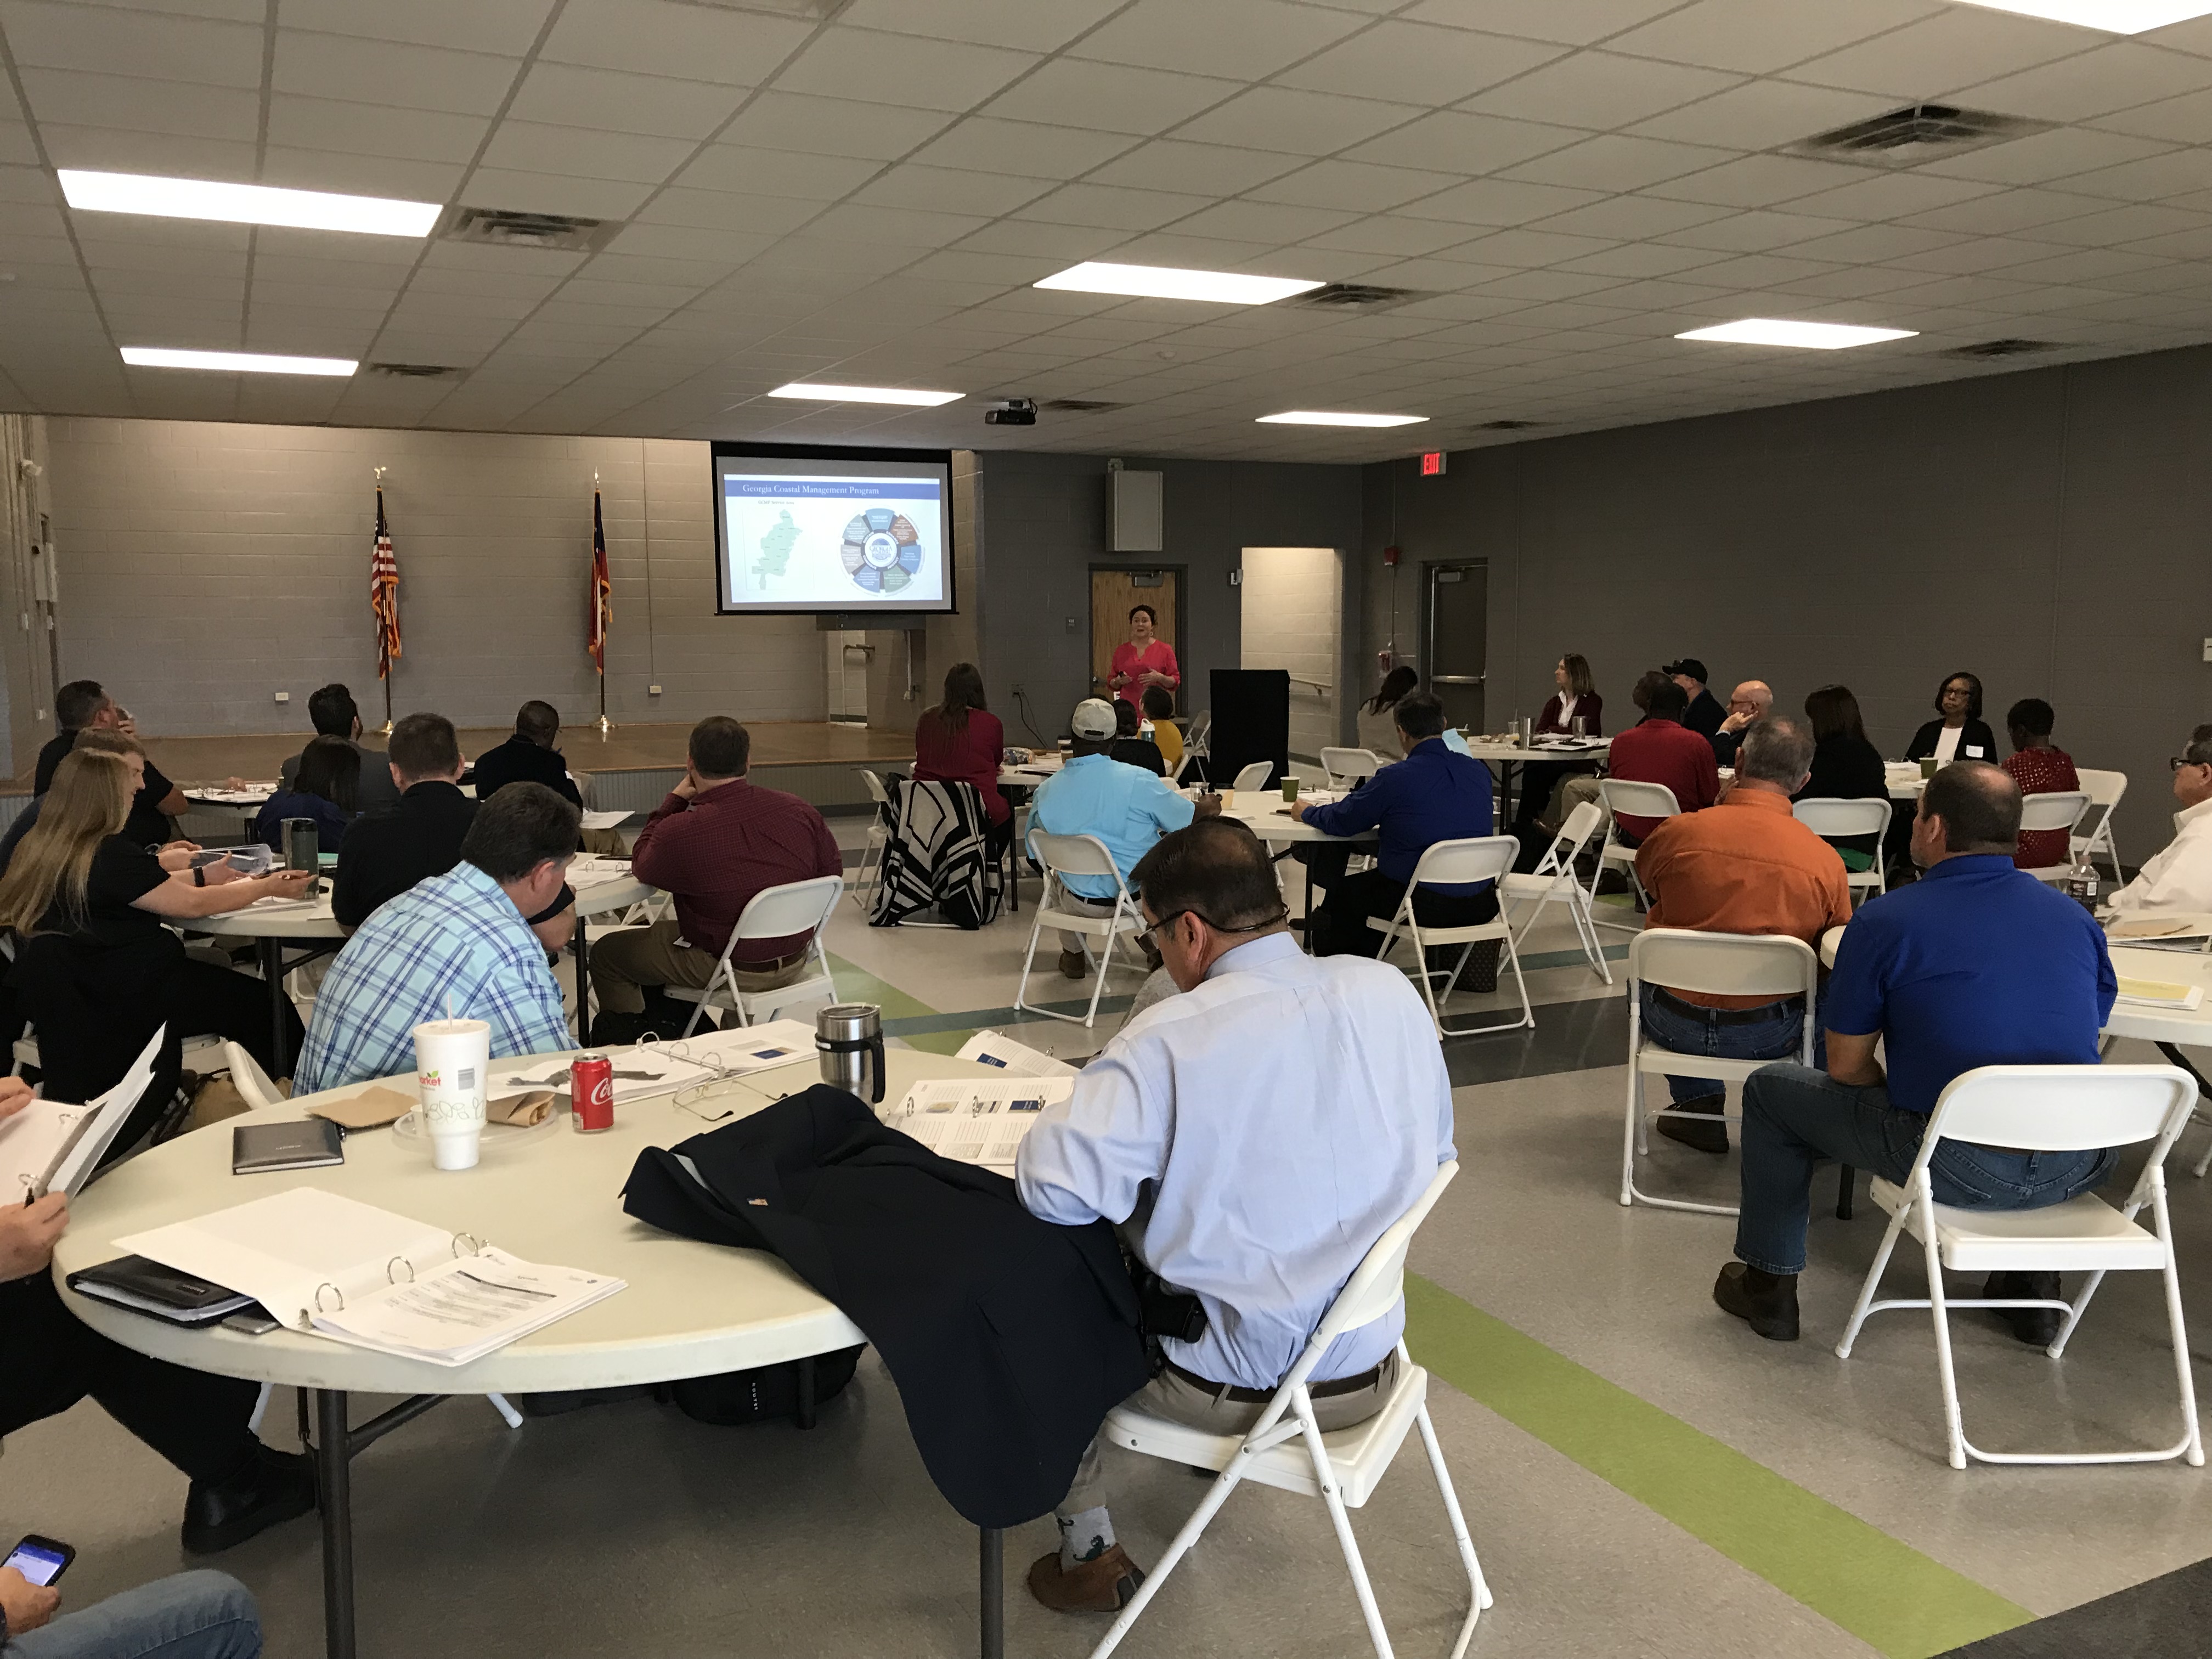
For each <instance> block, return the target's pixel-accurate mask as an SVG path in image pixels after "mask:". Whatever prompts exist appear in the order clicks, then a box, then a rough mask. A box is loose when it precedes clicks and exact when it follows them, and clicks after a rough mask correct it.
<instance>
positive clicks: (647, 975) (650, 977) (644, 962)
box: [592, 918, 806, 1014]
mask: <svg viewBox="0 0 2212 1659" xmlns="http://www.w3.org/2000/svg"><path fill="white" fill-rule="evenodd" d="M683 933H684V930H683V927H682V926H681V925H680V924H679V923H678V922H677V921H674V920H673V919H672V918H671V920H669V921H656V922H654V923H653V925H652V926H651V927H623V928H617V930H616V931H615V932H613V933H602V934H601V935H600V936H599V938H597V939H593V940H592V987H594V988H595V989H596V990H597V991H598V992H599V1011H600V1012H602V1013H609V1014H641V1013H643V1012H645V988H644V987H647V986H648V985H658V986H666V985H676V986H681V987H684V989H686V990H691V991H696V990H699V989H702V987H706V986H708V985H709V984H712V983H713V982H714V964H715V963H716V962H717V961H718V960H719V959H720V958H719V957H718V956H717V954H716V953H715V952H714V951H702V950H700V949H699V948H698V947H697V946H696V945H686V944H684V942H683ZM731 966H732V968H733V969H736V972H735V975H734V976H735V978H736V980H737V981H738V989H739V990H740V991H773V990H775V988H776V987H779V986H782V985H792V984H795V983H797V982H798V981H799V978H800V976H801V975H804V974H805V972H806V959H805V957H800V958H799V961H797V962H794V963H792V964H791V966H789V967H788V968H778V969H773V970H771V971H769V972H761V971H758V970H756V969H747V968H744V967H739V966H738V964H736V963H732V964H731Z"/></svg>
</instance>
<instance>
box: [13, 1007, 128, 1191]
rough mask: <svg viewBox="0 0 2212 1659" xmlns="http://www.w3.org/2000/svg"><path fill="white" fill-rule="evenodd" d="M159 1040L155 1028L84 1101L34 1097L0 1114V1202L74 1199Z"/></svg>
mask: <svg viewBox="0 0 2212 1659" xmlns="http://www.w3.org/2000/svg"><path fill="white" fill-rule="evenodd" d="M162 1030H167V1027H166V1026H165V1027H163V1028H162ZM160 1049H161V1031H156V1032H155V1033H154V1036H153V1039H152V1041H151V1042H148V1043H147V1045H146V1046H145V1048H143V1049H142V1050H141V1051H140V1052H139V1055H138V1058H137V1060H133V1061H131V1069H130V1070H129V1071H127V1072H125V1073H124V1074H123V1080H122V1081H121V1082H120V1083H118V1084H117V1085H115V1086H114V1087H113V1088H112V1089H110V1090H109V1091H107V1092H106V1094H103V1095H101V1096H100V1097H97V1098H96V1099H94V1100H89V1101H87V1102H86V1103H84V1104H83V1105H82V1106H74V1105H70V1104H69V1103H67V1102H64V1101H58V1100H34V1101H33V1102H32V1103H30V1104H29V1105H27V1106H26V1107H24V1108H23V1109H22V1110H21V1111H20V1112H17V1113H15V1115H13V1116H11V1117H9V1118H6V1119H0V1203H8V1204H15V1203H24V1202H28V1201H29V1200H32V1199H36V1198H43V1197H45V1196H46V1194H48V1193H60V1194H63V1195H64V1197H68V1198H75V1197H76V1195H77V1194H78V1193H79V1192H80V1191H82V1189H83V1187H84V1184H85V1182H88V1181H89V1180H90V1179H91V1178H92V1172H93V1170H94V1169H96V1168H98V1167H99V1164H100V1157H101V1155H102V1154H103V1153H105V1152H106V1151H107V1149H108V1147H109V1146H112V1145H113V1144H114V1141H115V1135H116V1132H117V1131H118V1129H120V1128H122V1127H123V1124H124V1121H125V1119H127V1118H128V1117H129V1116H130V1115H131V1113H132V1111H134V1110H135V1109H137V1105H138V1101H139V1098H140V1097H141V1096H143V1094H144V1093H145V1092H146V1085H148V1084H149V1083H150V1082H151V1081H152V1080H153V1077H154V1056H155V1054H157V1053H159V1052H160Z"/></svg>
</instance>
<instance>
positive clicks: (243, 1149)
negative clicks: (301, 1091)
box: [230, 1117, 345, 1175]
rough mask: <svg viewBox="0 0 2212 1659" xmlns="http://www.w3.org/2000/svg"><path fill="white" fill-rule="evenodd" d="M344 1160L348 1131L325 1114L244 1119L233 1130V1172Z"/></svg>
mask: <svg viewBox="0 0 2212 1659" xmlns="http://www.w3.org/2000/svg"><path fill="white" fill-rule="evenodd" d="M344 1162H345V1131H343V1129H341V1128H339V1127H338V1126H337V1124H335V1123H332V1122H331V1121H329V1120H328V1119H326V1118H319V1117H310V1118H303V1119H301V1121H299V1122H297V1123H241V1124H240V1125H239V1126H238V1127H236V1128H235V1129H233V1130H232V1131H231V1132H230V1172H231V1174H233V1175H267V1174H269V1173H270V1171H271V1170H313V1169H319V1168H320V1167H321V1166H322V1165H324V1164H343V1163H344Z"/></svg>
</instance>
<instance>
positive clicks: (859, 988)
mask: <svg viewBox="0 0 2212 1659" xmlns="http://www.w3.org/2000/svg"><path fill="white" fill-rule="evenodd" d="M829 971H830V972H831V973H833V974H835V975H836V976H837V994H838V995H839V996H841V997H842V998H844V999H845V1000H846V1001H848V1002H872V1003H874V1004H875V1005H876V1006H878V1007H879V1008H881V1009H882V1010H883V1011H884V1024H886V1025H889V1024H890V1022H891V1021H893V1020H908V1019H915V1020H926V1019H928V1018H931V1017H932V1016H933V1015H934V1014H935V1013H936V1012H937V1010H936V1009H934V1008H933V1007H931V1006H929V1005H928V1004H927V1003H926V1002H922V1001H919V1000H916V999H915V998H913V997H910V996H908V994H906V993H905V992H903V991H902V990H900V989H899V988H898V987H896V986H895V985H893V984H891V983H890V981H887V980H880V979H878V978H877V977H876V976H875V975H873V974H872V973H869V972H868V971H867V970H866V969H862V968H857V967H855V966H854V965H853V963H849V962H848V961H846V960H845V958H844V957H841V956H837V955H836V954H834V953H833V954H832V955H831V956H830V957H829ZM971 1036H975V1028H973V1027H972V1026H970V1027H963V1028H962V1029H960V1030H952V1031H929V1030H921V1031H919V1032H917V1033H915V1035H912V1036H908V1037H907V1038H906V1039H905V1040H906V1042H908V1043H910V1044H911V1045H912V1046H913V1047H915V1048H926V1049H927V1050H928V1051H929V1052H930V1053H931V1054H958V1053H959V1052H960V1045H961V1044H962V1043H963V1042H967V1041H968V1039H969V1037H971Z"/></svg>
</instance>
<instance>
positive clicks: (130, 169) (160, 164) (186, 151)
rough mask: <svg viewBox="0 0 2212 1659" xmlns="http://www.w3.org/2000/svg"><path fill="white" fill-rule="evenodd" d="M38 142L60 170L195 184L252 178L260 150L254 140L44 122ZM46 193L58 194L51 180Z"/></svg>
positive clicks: (40, 127)
mask: <svg viewBox="0 0 2212 1659" xmlns="http://www.w3.org/2000/svg"><path fill="white" fill-rule="evenodd" d="M39 137H40V138H41V139H43V140H44V141H45V143H46V160H47V161H50V162H51V163H52V164H53V165H54V166H55V167H90V168H93V169H94V170H95V171H98V172H106V173H162V174H167V175H170V176H176V175H185V176H189V177H191V178H196V179H251V178H252V176H253V162H254V156H255V152H256V147H255V145H254V143H253V141H252V139H251V138H246V137H236V138H187V137H180V136H179V135H178V134H176V133H169V132H129V131H124V130H122V129H121V128H118V127H106V126H99V127H81V126H74V125H70V124H68V123H66V122H62V121H42V122H40V124H39ZM46 188H47V190H48V191H54V184H53V179H52V176H51V175H49V176H48V177H47V179H46Z"/></svg>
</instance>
